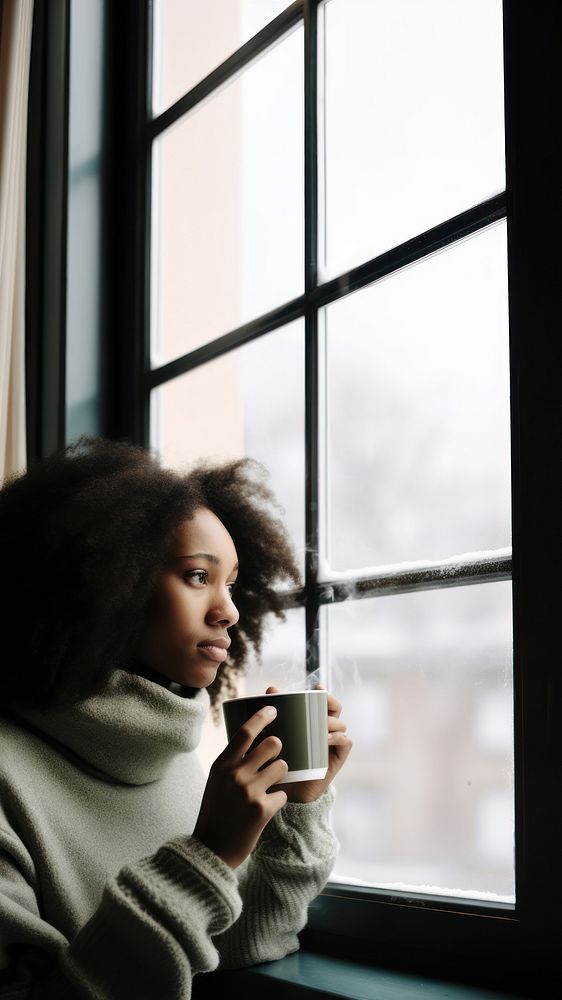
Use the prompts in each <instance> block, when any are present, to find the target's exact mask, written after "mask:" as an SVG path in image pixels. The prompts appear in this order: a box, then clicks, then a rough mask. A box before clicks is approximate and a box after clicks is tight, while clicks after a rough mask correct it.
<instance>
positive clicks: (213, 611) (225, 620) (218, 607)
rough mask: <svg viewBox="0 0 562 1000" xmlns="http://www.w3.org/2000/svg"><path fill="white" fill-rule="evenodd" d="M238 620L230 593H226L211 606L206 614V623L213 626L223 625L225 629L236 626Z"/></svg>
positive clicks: (236, 609)
mask: <svg viewBox="0 0 562 1000" xmlns="http://www.w3.org/2000/svg"><path fill="white" fill-rule="evenodd" d="M239 618H240V615H239V614H238V608H237V607H236V605H235V603H234V601H233V600H232V597H231V596H230V593H229V592H228V591H227V592H226V594H225V595H224V597H223V599H222V600H220V601H219V602H217V603H216V604H214V605H213V607H211V608H210V609H209V611H208V612H207V621H208V622H209V623H210V624H213V625H224V626H225V628H230V627H231V626H232V625H236V622H237V621H238V619H239Z"/></svg>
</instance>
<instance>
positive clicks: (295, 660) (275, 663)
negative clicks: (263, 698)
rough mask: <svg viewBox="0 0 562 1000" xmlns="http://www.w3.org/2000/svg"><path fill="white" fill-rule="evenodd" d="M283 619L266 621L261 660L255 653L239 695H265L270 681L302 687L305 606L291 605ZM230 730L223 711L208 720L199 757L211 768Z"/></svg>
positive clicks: (281, 686)
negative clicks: (215, 720) (227, 728)
mask: <svg viewBox="0 0 562 1000" xmlns="http://www.w3.org/2000/svg"><path fill="white" fill-rule="evenodd" d="M286 616H287V617H286V620H285V621H284V622H281V621H280V620H279V619H278V618H277V617H276V616H275V615H268V616H267V618H266V622H265V633H264V642H263V647H262V656H261V662H260V663H258V661H257V659H256V657H255V656H253V655H252V656H251V657H250V660H249V662H248V666H247V670H246V674H245V676H244V677H241V678H240V679H239V681H238V682H237V689H238V694H239V695H240V697H242V695H245V694H247V695H252V694H264V693H265V690H266V688H268V687H269V685H270V684H274V685H275V687H277V688H279V690H280V691H291V690H297V691H299V690H302V689H303V688H304V677H305V671H306V666H305V650H306V638H305V620H304V608H291V609H290V610H289V611H287V612H286ZM226 742H227V740H226V729H225V726H224V721H223V717H222V711H221V714H220V723H219V725H218V726H216V725H215V723H214V722H213V720H212V718H211V716H209V718H208V719H207V720H206V721H205V724H204V726H203V735H202V739H201V743H200V744H199V747H198V748H197V753H198V755H199V758H200V760H201V762H202V764H203V766H204V768H205V769H206V770H207V771H208V769H209V768H210V766H211V764H212V763H213V761H214V760H216V759H217V757H218V755H219V753H221V752H222V751H223V750H224V748H225V746H226Z"/></svg>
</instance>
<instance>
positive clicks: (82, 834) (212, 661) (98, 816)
mask: <svg viewBox="0 0 562 1000" xmlns="http://www.w3.org/2000/svg"><path fill="white" fill-rule="evenodd" d="M0 560H1V565H2V567H3V570H4V580H5V583H6V584H7V586H6V587H5V588H4V593H5V597H4V616H3V622H4V628H3V646H4V656H3V664H4V666H3V669H2V677H1V684H0V706H1V709H2V725H1V727H0V969H2V972H1V973H0V986H1V987H2V988H3V991H2V992H1V995H2V996H3V997H14V998H15V997H16V996H17V997H36V996H37V997H46V998H53V1000H54V998H57V1000H64V998H66V997H68V998H78V997H97V998H107V1000H128V998H130V1000H141V998H146V1000H152V998H154V1000H180V998H181V1000H185V998H189V996H190V995H191V983H192V977H193V976H194V975H195V974H197V973H201V972H206V971H209V970H211V969H214V968H216V967H217V966H218V965H219V964H220V966H221V968H238V967H242V966H244V965H250V964H253V963H255V962H262V961H267V960H271V959H276V958H280V957H282V956H284V955H286V954H288V953H289V952H291V951H293V950H295V949H296V948H297V947H298V940H297V937H296V935H297V932H298V931H299V930H300V929H301V928H302V926H303V925H304V923H305V920H306V908H307V905H308V904H309V903H310V901H311V900H312V899H313V898H314V897H315V896H316V895H317V893H318V892H319V891H320V889H321V888H322V886H323V885H324V883H325V881H326V878H327V877H328V875H329V873H330V871H331V869H332V867H333V863H334V857H335V848H336V844H335V840H334V837H333V834H332V832H331V829H330V826H329V823H328V811H329V807H330V803H331V789H330V787H329V786H330V783H331V781H332V779H333V777H334V776H335V774H336V773H337V772H338V770H339V769H340V767H341V766H342V764H343V763H344V761H345V759H346V757H347V755H348V753H349V750H350V747H351V743H350V741H349V739H348V737H347V736H346V734H345V726H344V724H343V723H342V722H341V720H340V718H339V708H340V707H339V705H338V704H337V702H336V701H335V699H333V698H332V697H331V696H330V697H329V702H328V704H329V720H328V728H329V731H330V732H329V742H330V745H331V746H330V766H329V770H328V774H327V776H326V779H325V780H324V781H318V782H307V783H302V784H300V785H299V784H295V785H287V786H286V788H285V789H284V788H283V787H282V786H283V777H284V775H285V773H286V770H287V766H286V764H285V762H284V761H283V760H282V750H281V747H280V743H279V741H278V740H275V739H274V738H273V737H271V738H269V739H267V740H264V741H262V742H261V743H260V744H259V745H258V746H256V748H255V749H254V750H253V751H252V752H251V753H247V752H246V751H248V749H249V747H250V745H251V744H252V742H253V741H254V739H255V737H256V736H257V735H258V734H259V732H260V731H261V730H262V729H263V728H264V726H265V725H267V723H268V722H269V721H270V718H271V716H268V714H267V712H264V711H262V712H258V713H257V714H256V715H255V716H254V717H253V718H252V719H251V720H250V721H249V722H248V723H247V724H246V726H245V727H243V728H242V729H241V730H240V731H239V732H238V733H237V734H236V735H235V736H234V738H233V739H232V740H231V741H230V743H229V744H228V746H227V747H226V749H225V750H224V752H223V753H222V754H221V755H220V756H219V758H218V759H217V761H216V762H215V764H214V765H213V767H212V769H211V772H210V774H209V778H208V780H207V783H206V784H205V779H204V776H203V775H202V772H201V769H200V766H199V765H198V762H197V758H196V756H195V753H194V751H195V748H196V747H197V744H198V742H199V738H200V732H201V726H202V723H203V719H204V717H205V715H206V712H207V709H208V705H209V699H210V701H211V704H212V708H213V711H214V713H215V715H216V713H217V711H218V707H219V704H220V698H221V696H224V695H225V694H232V693H234V691H235V685H234V681H235V678H236V676H237V674H240V673H241V672H242V671H243V669H244V663H245V660H246V658H247V654H248V651H249V647H250V646H253V647H254V648H255V649H256V650H257V651H259V648H260V643H261V638H262V627H263V621H264V615H265V614H266V613H267V612H270V611H273V612H275V613H276V614H277V615H278V617H283V612H282V608H281V604H280V598H279V597H278V595H277V594H276V592H275V590H274V589H273V584H274V583H277V582H281V581H283V580H285V581H291V582H293V583H294V584H297V583H298V578H299V575H298V570H297V567H296V564H295V561H294V556H293V554H292V551H291V547H290V545H289V542H288V539H287V535H286V532H285V530H284V528H283V526H282V524H281V522H280V521H279V520H278V518H277V516H276V514H275V510H274V501H273V497H272V495H271V493H270V491H269V490H268V488H267V486H266V485H265V483H264V481H263V477H262V474H261V470H260V468H259V467H258V466H256V464H255V463H251V462H250V461H249V460H240V461H237V462H232V463H229V464H226V465H222V466H219V467H210V468H206V467H201V468H199V469H197V470H195V471H193V472H190V473H189V474H187V475H178V474H176V473H174V472H172V471H170V470H165V469H162V468H161V467H160V465H159V464H158V462H157V461H156V460H155V459H154V458H153V457H152V456H151V455H150V454H149V453H148V452H147V451H145V450H143V449H139V448H134V447H132V446H130V445H127V444H124V443H115V442H108V441H102V440H87V439H83V440H82V441H80V442H78V444H77V445H74V446H72V447H70V448H68V449H66V451H64V452H61V453H58V454H56V455H53V456H52V457H51V458H49V459H47V460H46V461H45V462H43V463H41V464H39V465H38V466H36V467H35V468H33V469H31V470H30V471H29V472H28V473H27V474H26V475H24V476H22V477H20V478H18V479H16V480H14V481H13V482H11V483H9V484H8V485H7V486H6V487H5V488H4V489H3V490H2V491H1V492H0ZM273 690H275V689H272V688H269V689H268V693H270V692H271V691H273ZM288 797H290V799H291V801H288Z"/></svg>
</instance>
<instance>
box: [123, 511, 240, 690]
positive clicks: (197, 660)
mask: <svg viewBox="0 0 562 1000" xmlns="http://www.w3.org/2000/svg"><path fill="white" fill-rule="evenodd" d="M237 571H238V558H237V555H236V549H235V548H234V542H233V541H232V538H231V537H230V535H229V533H228V531H227V530H226V528H225V527H224V525H223V523H222V521H220V520H219V518H218V517H217V516H216V515H215V514H213V512H212V511H210V510H208V509H207V508H206V507H200V508H198V509H197V510H196V512H195V514H194V516H193V517H192V518H191V519H190V520H188V521H184V522H183V523H182V524H181V525H180V527H179V528H178V529H177V531H176V533H175V536H174V540H173V544H172V550H171V555H170V559H169V561H168V563H167V565H166V566H165V567H164V568H163V569H162V570H161V571H160V573H159V575H158V577H157V580H156V585H155V587H154V591H153V593H152V596H151V599H150V603H149V607H148V612H147V616H146V623H145V626H144V631H143V633H142V635H141V639H140V642H139V645H138V647H137V650H136V655H137V657H138V659H139V660H140V661H141V662H142V663H143V664H145V665H146V666H148V667H150V668H151V669H152V670H157V671H158V672H159V673H161V674H164V676H165V677H169V678H170V680H173V681H177V682H178V683H179V684H183V685H184V686H185V687H192V688H204V687H208V686H209V684H211V683H212V682H213V681H214V679H215V675H216V673H217V670H218V668H219V666H220V664H221V663H222V662H223V660H226V657H227V650H228V647H229V645H230V639H229V636H228V631H227V630H228V629H229V628H230V627H231V626H232V625H235V624H236V622H237V621H238V611H237V610H236V608H235V606H234V604H233V602H232V593H231V592H232V588H233V585H234V581H235V580H236V575H237Z"/></svg>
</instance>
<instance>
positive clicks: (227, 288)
mask: <svg viewBox="0 0 562 1000" xmlns="http://www.w3.org/2000/svg"><path fill="white" fill-rule="evenodd" d="M302 50H303V32H302V28H298V29H296V30H295V31H293V32H291V33H290V34H289V35H287V36H286V37H285V38H284V39H283V41H281V42H280V43H279V44H278V45H277V46H275V47H274V48H272V49H270V50H268V52H267V53H266V54H265V55H264V56H262V58H261V59H259V60H258V61H257V62H255V63H253V64H252V66H250V68H248V69H247V70H246V71H245V72H244V73H243V74H242V75H241V76H240V77H239V78H237V79H236V80H235V81H234V82H233V83H231V84H230V85H229V86H226V87H225V88H223V89H221V90H220V91H219V92H218V93H217V94H216V95H215V96H214V97H213V98H212V99H211V100H209V101H206V102H205V103H204V104H203V105H202V106H198V107H197V108H195V109H194V111H193V112H192V113H191V114H189V115H187V116H186V117H185V118H183V119H181V120H180V122H179V123H178V124H177V125H176V126H175V127H174V128H172V129H170V130H169V131H167V132H165V133H164V134H163V135H162V137H161V138H160V139H159V140H158V141H157V142H156V143H155V145H154V160H153V257H152V311H153V312H152V357H153V364H155V365H156V364H160V363H163V362H165V361H168V360H169V359H170V358H173V357H177V356H178V355H180V354H184V353H186V352H187V351H190V350H192V349H193V348H195V347H199V346H200V345H201V344H204V343H206V342H208V341H210V340H213V339H214V338H215V337H218V336H220V335H221V334H223V333H226V332H228V331H229V330H232V329H235V328H236V327H238V326H240V325H241V324H242V323H245V322H247V321H249V320H251V319H254V318H255V317H256V316H258V315H261V314H262V313H266V312H268V311H269V310H270V309H273V308H274V307H276V306H279V305H281V304H282V303H284V302H286V301H288V300H290V299H292V298H294V297H295V296H297V295H299V294H301V293H302V291H303V260H304V214H303V199H304V193H303V131H304V127H303V55H302Z"/></svg>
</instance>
